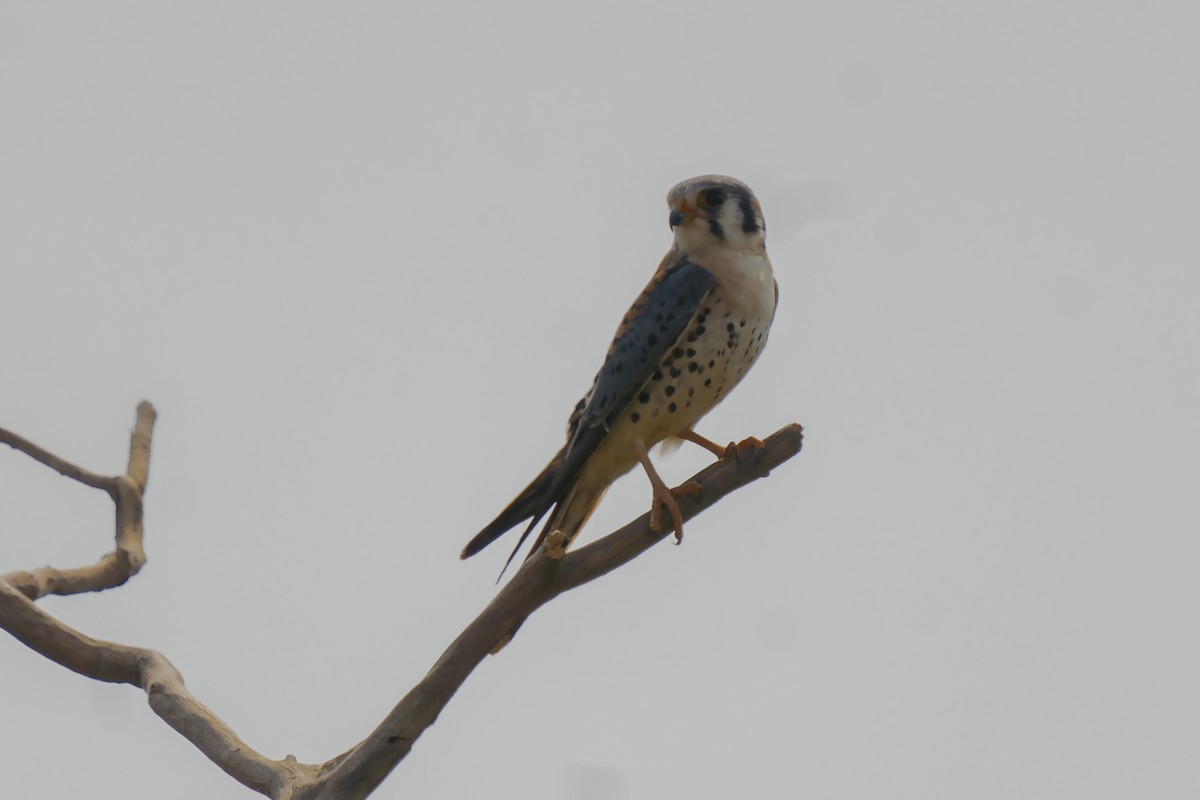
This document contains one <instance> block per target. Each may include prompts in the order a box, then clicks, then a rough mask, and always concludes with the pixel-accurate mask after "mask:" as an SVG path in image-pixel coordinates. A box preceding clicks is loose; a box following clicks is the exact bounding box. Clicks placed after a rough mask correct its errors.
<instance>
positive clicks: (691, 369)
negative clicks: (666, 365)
mask: <svg viewBox="0 0 1200 800" xmlns="http://www.w3.org/2000/svg"><path fill="white" fill-rule="evenodd" d="M698 369H700V365H699V364H697V363H696V362H695V361H693V362H691V363H690V364H688V372H695V371H696V370H698Z"/></svg>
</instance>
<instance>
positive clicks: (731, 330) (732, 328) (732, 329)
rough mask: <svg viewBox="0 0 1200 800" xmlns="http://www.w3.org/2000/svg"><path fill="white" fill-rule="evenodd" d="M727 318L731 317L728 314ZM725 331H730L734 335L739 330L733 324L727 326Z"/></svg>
mask: <svg viewBox="0 0 1200 800" xmlns="http://www.w3.org/2000/svg"><path fill="white" fill-rule="evenodd" d="M725 316H727V317H728V316H729V315H728V314H726V315H725ZM725 330H727V331H729V332H730V333H733V332H734V331H735V330H737V328H736V327H734V324H733V323H732V322H731V323H729V324H728V325H726V326H725Z"/></svg>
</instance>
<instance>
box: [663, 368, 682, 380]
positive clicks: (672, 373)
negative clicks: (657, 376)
mask: <svg viewBox="0 0 1200 800" xmlns="http://www.w3.org/2000/svg"><path fill="white" fill-rule="evenodd" d="M667 374H669V375H670V376H671V377H672V378H678V377H679V376H680V375H682V374H683V370H681V369H679V368H678V367H671V369H670V370H668V373H667Z"/></svg>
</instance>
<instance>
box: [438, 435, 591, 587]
mask: <svg viewBox="0 0 1200 800" xmlns="http://www.w3.org/2000/svg"><path fill="white" fill-rule="evenodd" d="M566 449H567V448H565V447H564V448H563V449H562V450H559V451H558V453H557V454H556V455H555V456H554V458H552V459H550V463H549V464H547V465H546V468H545V469H543V470H542V471H541V473H540V474H539V475H538V476H537V477H536V478H534V479H533V481H532V482H531V483H530V484H529V485H528V486H526V487H525V489H524V490H523V491H522V492H521V493H520V494H519V495H517V497H516V499H515V500H513V501H512V502H511V503H509V504H508V508H506V509H504V510H503V511H501V512H500V515H499V516H498V517H496V518H495V519H494V520H492V521H491V522H490V523H488V525H487V527H485V528H484V529H483V530H481V531H480V532H479V533H477V534H475V538H473V539H471V541H469V542H467V546H466V547H464V548H463V551H462V555H460V556H459V558H470V557H471V556H473V555H475V554H476V553H478V552H479V551H480V550H482V549H483V548H485V547H487V546H488V545H489V544H491V543H492V542H494V541H496V540H497V539H499V538H500V537H501V536H502V535H504V534H505V533H507V532H508V531H509V530H511V529H512V528H515V527H516V526H517V525H520V524H521V523H522V522H524V521H525V520H527V519H530V518H532V521H531V522H530V523H529V527H527V528H526V529H525V532H524V533H522V534H521V539H520V541H518V542H517V549H520V547H521V544H522V543H523V542H524V541H525V538H526V537H527V536H529V532H530V531H531V530H533V528H534V526H535V525H537V524H538V520H540V519H541V518H542V517H544V516H545V515H546V512H547V511H549V510H550V509H551V508H553V507H554V504H555V503H556V502H557V498H556V497H555V496H554V495H555V493H556V492H557V491H560V489H559V486H558V483H559V475H560V473H561V471H562V462H563V455H564V454H565V453H566ZM513 552H514V553H515V552H516V550H514V551H513ZM508 560H509V561H512V557H511V556H509V559H508ZM506 566H507V565H506Z"/></svg>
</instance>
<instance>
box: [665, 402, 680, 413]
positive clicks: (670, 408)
mask: <svg viewBox="0 0 1200 800" xmlns="http://www.w3.org/2000/svg"><path fill="white" fill-rule="evenodd" d="M678 410H679V406H677V405H676V404H675V403H671V404H670V405H668V406H667V411H669V412H671V413H672V414H674V413H675V412H676V411H678Z"/></svg>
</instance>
